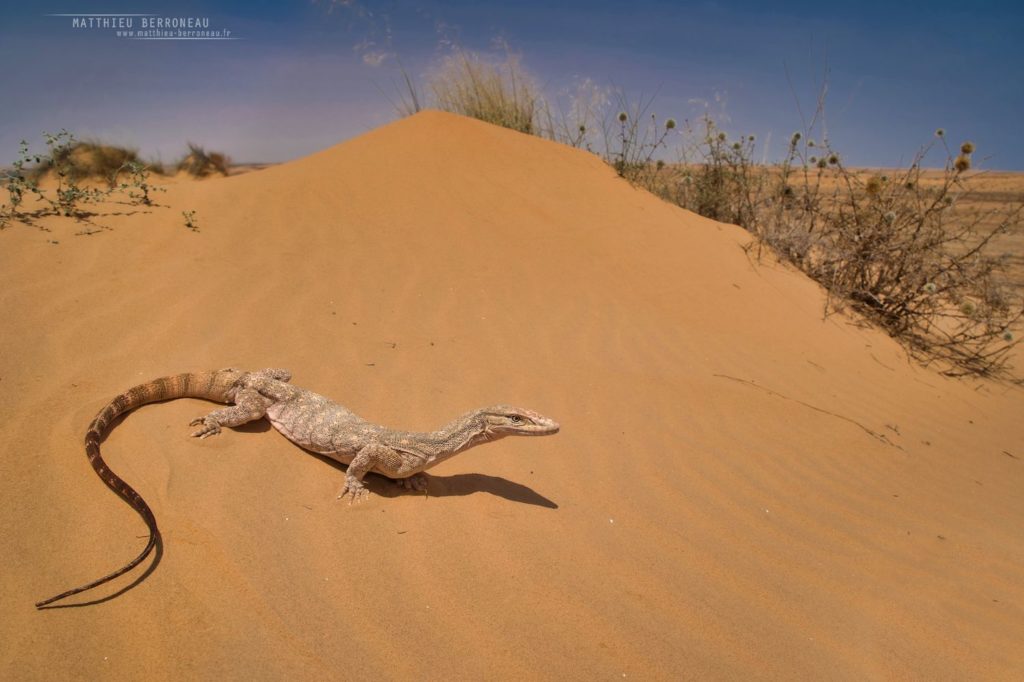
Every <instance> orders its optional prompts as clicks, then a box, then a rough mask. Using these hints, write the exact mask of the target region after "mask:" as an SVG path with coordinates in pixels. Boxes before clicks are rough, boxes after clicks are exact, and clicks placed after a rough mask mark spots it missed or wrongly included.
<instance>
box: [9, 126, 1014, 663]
mask: <svg viewBox="0 0 1024 682" xmlns="http://www.w3.org/2000/svg"><path fill="white" fill-rule="evenodd" d="M158 200H159V201H160V203H161V204H163V205H164V206H163V207H159V208H154V209H149V210H145V211H139V210H135V209H130V208H128V207H125V206H119V205H111V206H108V207H104V209H103V210H101V211H100V213H101V215H99V216H97V217H96V218H94V223H95V226H94V227H97V228H98V227H100V226H101V227H102V228H103V229H100V231H99V232H97V233H95V234H92V235H90V236H75V235H74V233H75V232H78V231H80V230H81V229H82V226H81V225H78V224H75V223H73V222H71V221H68V220H52V219H48V220H45V221H42V226H43V227H45V228H46V229H47V230H49V231H47V232H43V231H41V230H39V229H38V228H33V227H26V226H22V225H16V226H13V227H10V228H8V229H7V230H4V231H3V232H0V278H2V286H0V314H2V318H3V320H4V325H3V331H2V346H0V347H2V351H3V352H2V360H0V388H2V390H0V408H2V414H3V415H4V419H3V422H2V424H0V434H2V440H3V443H4V444H5V446H6V447H5V448H4V456H3V459H2V465H0V466H2V468H0V476H2V480H3V494H2V495H0V505H2V513H0V524H2V529H0V552H2V555H3V556H4V557H5V564H6V568H5V570H4V573H3V576H4V578H3V589H2V593H0V594H2V599H3V602H2V603H3V607H4V613H5V617H4V618H3V624H2V625H0V636H2V640H3V642H4V647H3V657H2V659H0V677H3V678H5V679H26V678H78V679H91V678H96V677H100V676H104V677H106V676H111V677H113V676H122V677H130V678H142V677H146V678H162V679H170V678H175V679H180V678H192V677H201V678H211V677H214V676H220V675H227V676H229V677H231V678H243V677H245V678H249V677H256V678H260V679H272V678H280V677H283V676H285V675H292V674H295V675H301V676H302V677H303V678H306V679H313V678H318V679H345V678H364V677H369V676H371V675H374V676H384V677H394V678H406V679H444V678H448V677H456V678H462V679H480V678H488V679H496V678H520V679H523V678H525V679H555V678H567V679H590V678H597V679H611V678H615V679H622V678H623V677H626V678H627V679H629V678H632V679H754V678H757V679H856V680H862V679H987V680H994V679H1014V678H1018V679H1019V676H1020V675H1021V673H1022V671H1024V648H1022V647H1021V646H1020V643H1021V641H1024V607H1022V604H1024V583H1022V581H1021V574H1022V573H1021V571H1022V568H1024V495H1022V492H1024V425H1022V422H1021V419H1020V415H1021V413H1022V408H1024V400H1022V393H1021V391H1020V389H1015V388H1009V387H1007V386H1004V385H1000V384H993V383H977V382H971V381H955V380H951V379H947V378H944V377H942V376H940V375H938V374H936V373H935V372H933V371H931V370H927V369H922V368H920V367H918V366H916V365H914V364H913V363H912V362H910V361H908V360H907V358H906V356H905V354H904V352H903V351H902V350H901V349H900V347H899V346H898V345H897V344H895V343H894V342H893V341H892V340H890V339H889V338H887V337H886V336H885V335H883V334H881V333H879V332H876V331H873V330H870V329H865V328H862V327H860V326H858V325H856V324H855V321H854V320H852V319H849V318H843V317H842V316H831V317H829V318H828V319H827V320H822V314H821V313H822V304H823V300H824V298H823V293H822V291H821V290H820V289H819V287H818V286H817V285H816V284H814V283H812V282H810V281H809V280H807V279H806V278H805V277H804V276H802V275H801V274H800V273H798V272H795V271H793V270H791V269H789V268H786V267H783V266H780V265H772V264H770V263H767V262H765V263H761V264H760V265H758V264H754V263H752V262H751V261H750V260H749V259H748V256H747V255H746V254H745V253H744V251H743V250H742V249H741V248H740V247H741V245H743V244H745V243H746V242H747V240H748V236H747V235H746V233H744V232H743V231H742V230H740V229H739V228H737V227H733V226H729V225H722V224H719V223H715V222H712V221H709V220H706V219H703V218H700V217H698V216H695V215H693V214H691V213H688V212H686V211H683V210H680V209H677V208H674V207H672V206H669V205H667V204H664V203H661V202H660V201H658V200H657V199H655V198H653V197H651V196H650V195H648V194H646V193H644V192H642V191H639V190H636V189H634V188H632V187H630V186H629V185H628V184H626V183H625V182H623V181H621V180H620V179H618V178H617V177H616V176H615V174H614V172H613V171H612V170H611V169H609V168H608V167H607V166H605V165H604V164H603V163H602V162H601V161H600V160H599V159H597V158H595V157H593V156H591V155H589V154H586V153H583V152H580V151H575V150H572V149H569V148H566V147H562V146H559V145H556V144H553V143H549V142H546V141H543V140H540V139H537V138H533V137H528V136H524V135H521V134H518V133H514V132H511V131H508V130H504V129H499V128H496V127H493V126H489V125H486V124H483V123H480V122H477V121H473V120H467V119H464V118H460V117H457V116H453V115H448V114H441V113H436V112H425V113H422V114H419V115H417V116H414V117H412V118H408V119H404V120H401V121H399V122H397V123H394V124H391V125H388V126H386V127H384V128H381V129H378V130H375V131H373V132H371V133H368V134H366V135H363V136H361V137H359V138H357V139H354V140H351V141H349V142H346V143H344V144H341V145H338V146H336V147H332V148H330V149H327V150H325V151H323V152H320V153H318V154H315V155H313V156H310V157H307V158H304V159H301V160H298V161H295V162H292V163H287V164H283V165H280V166H275V167H272V168H267V169H265V170H261V171H259V172H253V173H247V174H244V175H240V176H235V177H228V178H223V179H213V180H207V181H204V182H182V183H177V184H173V185H172V186H169V187H168V191H167V193H166V194H162V195H160V196H159V197H158ZM182 210H195V212H196V219H197V221H198V224H199V227H200V232H199V233H192V232H190V231H188V230H186V229H185V228H184V226H183V220H182V216H181V211H182ZM106 228H109V229H106ZM51 241H53V242H58V243H51ZM224 366H240V367H246V368H253V369H255V368H261V367H266V366H279V367H287V368H289V369H291V370H292V372H293V374H294V382H295V383H296V384H299V385H302V386H304V387H307V388H310V389H312V390H315V391H317V392H320V393H323V394H325V395H329V396H331V397H333V398H335V399H336V400H338V401H339V402H342V403H343V404H345V405H347V406H348V407H350V408H351V409H353V410H354V411H356V412H357V413H359V414H361V415H362V416H364V417H366V418H368V419H371V420H374V421H377V422H380V423H384V424H388V425H394V426H399V427H403V428H410V429H432V428H434V427H435V426H437V425H439V424H441V423H443V422H445V421H447V420H448V419H450V418H452V417H453V416H455V415H457V414H460V413H461V412H463V411H465V410H466V409H469V408H472V407H476V406H479V405H485V404H491V403H495V402H510V403H513V404H522V405H525V406H527V407H530V408H533V409H536V410H538V411H540V412H543V413H545V414H550V415H551V416H552V417H554V418H555V419H557V420H558V421H559V422H560V423H561V424H562V431H561V433H560V434H558V435H557V436H554V437H550V438H544V439H507V440H504V441H501V442H499V443H497V444H493V445H488V446H485V447H482V448H478V449H474V450H471V451H469V452H467V453H464V454H462V455H460V456H458V457H456V458H454V459H452V460H450V461H449V462H446V463H444V464H443V465H441V466H440V467H438V468H436V469H434V470H432V472H431V473H432V474H434V476H433V478H432V482H431V487H430V496H429V497H428V498H426V499H424V498H423V497H422V496H416V495H412V494H403V493H399V491H398V489H397V487H396V486H394V485H393V484H392V483H390V482H389V481H387V480H385V479H382V478H377V477H375V476H374V475H371V476H369V477H368V484H369V487H370V488H371V490H372V491H373V493H375V495H373V496H372V497H371V499H370V501H369V502H367V503H365V504H362V505H359V506H353V507H349V506H346V505H345V504H344V503H339V502H337V501H336V500H335V494H336V493H337V491H338V489H339V488H340V486H341V484H342V480H343V472H342V470H341V468H340V467H336V466H333V465H332V464H329V463H328V462H326V461H324V460H321V459H319V458H317V457H314V456H312V455H310V454H308V453H306V452H304V451H302V450H301V449H299V448H297V447H295V446H294V445H292V444H291V443H289V442H288V441H287V440H285V439H284V438H283V437H281V436H280V435H279V434H278V433H277V432H275V431H273V430H269V428H268V427H267V426H266V425H262V424H261V425H260V426H250V427H243V428H241V429H238V430H229V431H226V432H225V433H223V434H222V435H220V436H218V437H216V438H211V439H208V440H205V441H201V442H200V441H196V440H194V439H190V438H189V437H188V435H187V434H188V429H187V427H186V424H187V422H188V421H189V420H190V419H192V418H193V417H195V416H197V415H199V414H203V413H205V412H207V411H209V410H210V409H212V407H211V404H209V403H204V402H202V401H194V400H178V401H173V402H170V403H164V404H159V405H152V406H147V407H144V408H142V409H140V410H138V411H137V412H135V413H133V414H131V415H129V416H128V417H127V418H126V419H125V420H124V421H123V422H122V423H120V424H119V425H118V426H116V427H115V428H114V430H113V431H112V432H111V435H110V436H109V437H108V438H107V440H106V442H105V443H104V446H103V447H104V453H105V455H106V458H107V460H108V462H109V463H110V465H111V466H112V467H113V468H114V469H115V470H116V471H118V472H120V473H121V475H122V476H123V477H124V478H126V479H127V480H128V481H129V482H131V483H132V484H133V485H134V486H135V487H136V488H137V489H138V490H139V491H140V492H141V493H142V494H143V496H144V497H146V499H147V500H148V501H149V503H150V505H151V506H152V507H153V509H154V511H155V512H156V514H157V518H158V520H159V521H160V524H161V527H162V530H163V534H164V553H163V556H162V559H161V561H160V562H159V565H158V567H157V568H156V570H155V571H154V572H152V574H151V575H149V576H148V578H147V579H146V580H145V581H144V582H142V583H141V584H140V585H138V586H137V587H136V588H134V589H131V590H129V591H128V592H126V593H124V594H122V595H120V596H118V597H117V598H115V599H112V600H110V601H107V602H104V603H102V604H98V605H94V606H88V607H83V608H68V609H59V610H50V611H45V612H37V611H36V610H35V609H34V608H33V602H34V601H36V600H38V599H41V598H43V597H47V596H50V595H51V594H53V593H55V592H58V591H60V590H63V589H65V588H68V587H71V586H74V585H77V584H81V583H82V582H85V581H87V580H90V579H92V578H95V577H98V576H99V575H102V574H103V573H105V572H107V571H109V570H112V569H113V568H116V567H117V566H119V565H120V564H121V563H123V562H124V561H126V560H127V559H128V558H130V557H131V556H134V553H135V552H137V551H138V549H140V548H141V546H142V545H141V544H140V543H144V542H145V540H144V539H140V536H141V535H143V534H144V526H143V524H142V523H141V522H140V521H139V519H138V517H137V516H136V515H135V514H134V513H133V512H132V511H131V510H130V509H129V508H128V507H127V506H125V505H124V504H123V503H122V502H121V501H120V500H118V499H117V498H116V497H115V496H114V495H112V494H110V492H109V491H107V490H106V489H105V487H104V486H103V484H102V483H101V482H100V481H99V480H98V479H97V478H96V476H95V475H94V473H93V471H92V470H91V468H90V467H89V465H88V462H87V461H86V458H85V456H84V453H83V451H82V447H81V439H82V436H83V434H84V430H85V427H86V425H87V424H88V422H89V420H90V419H91V418H92V416H93V415H94V413H95V412H96V411H98V410H99V409H100V408H101V407H102V406H103V404H105V402H106V401H107V400H109V399H110V398H111V397H112V396H114V395H115V394H117V393H118V392H119V391H121V390H123V389H125V388H127V387H128V386H130V385H132V384H134V383H138V382H140V381H144V380H147V379H150V378H153V377H157V376H161V375H165V374H169V373H176V372H181V371H188V370H198V369H208V368H217V367H224ZM136 575H138V574H136ZM130 582H131V580H130V579H126V580H123V581H121V582H118V583H117V584H115V585H112V586H110V589H109V590H107V591H106V592H103V593H102V594H100V595H97V596H105V595H108V594H112V593H114V592H116V591H117V589H118V588H120V587H123V586H125V585H128V584H129V583H130ZM83 596H85V595H83ZM71 601H74V600H71ZM82 601H86V600H84V599H83V600H82Z"/></svg>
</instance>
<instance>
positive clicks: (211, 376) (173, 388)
mask: <svg viewBox="0 0 1024 682" xmlns="http://www.w3.org/2000/svg"><path fill="white" fill-rule="evenodd" d="M240 374H241V373H240V372H238V371H236V370H221V371H217V372H203V373H197V374H178V375H176V376H170V377H162V378H160V379H155V380H153V381H150V382H148V383H145V384H140V385H139V386H135V387H134V388H131V389H129V390H127V391H125V392H124V393H122V394H121V395H119V396H117V397H116V398H114V399H113V400H112V401H110V403H109V404H108V405H107V406H106V407H104V408H103V409H102V410H101V411H100V413H99V414H98V415H96V418H95V419H93V420H92V423H91V424H90V425H89V430H88V431H87V432H86V434H85V452H86V455H88V457H89V463H90V464H92V468H93V469H94V470H95V471H96V474H97V475H98V476H99V477H100V479H101V480H102V481H103V482H104V483H106V484H107V487H108V488H110V489H111V490H113V491H114V492H115V493H117V494H118V495H119V496H120V497H121V498H122V499H123V500H124V501H125V502H127V503H128V504H129V505H130V506H131V508H132V509H134V510H135V511H136V512H138V514H139V516H141V517H142V520H143V521H145V522H146V525H147V526H148V527H149V542H147V543H146V547H145V548H144V549H143V550H142V552H141V553H139V555H138V556H137V557H135V558H134V559H132V560H131V561H129V562H128V563H127V564H125V565H124V566H122V567H121V568H119V569H117V570H116V571H114V572H113V573H110V574H109V575H105V576H103V577H102V578H98V579H97V580H93V581H92V582H91V583H88V584H86V585H82V586H81V587H76V588H74V589H71V590H68V591H66V592H61V593H60V594H58V595H56V596H54V597H50V598H49V599H44V600H43V601H41V602H38V603H37V604H36V608H40V609H41V608H43V607H44V606H46V605H48V604H52V603H53V602H55V601H59V600H61V599H64V598H66V597H70V596H72V595H75V594H79V593H80V592H85V591H87V590H91V589H92V588H94V587H98V586H100V585H102V584H104V583H107V582H110V581H111V580H113V579H114V578H117V577H118V576H120V575H124V574H125V573H127V572H128V571H130V570H132V569H133V568H135V567H136V566H138V565H139V564H140V563H142V562H143V561H144V560H145V559H146V557H147V556H149V554H150V553H151V552H152V551H153V549H154V548H155V547H156V546H157V543H158V542H159V539H160V530H159V529H158V528H157V525H156V517H155V516H154V515H153V511H152V510H151V509H150V508H149V505H148V504H146V501H145V500H144V499H142V496H141V495H139V493H138V492H136V490H135V489H134V488H132V487H131V486H130V485H128V484H127V483H126V482H125V481H124V480H123V479H122V478H121V477H120V476H118V475H117V474H115V473H114V472H113V471H111V470H110V467H108V466H107V463H106V462H105V461H104V460H103V456H102V455H101V454H100V440H102V438H103V434H104V433H106V431H107V428H108V427H109V426H110V424H111V423H113V421H114V420H115V419H117V418H118V417H119V416H120V415H122V414H124V413H126V412H130V411H131V410H134V409H135V408H137V407H141V406H142V405H145V404H147V403H153V402H158V401H160V400H170V399H172V398H205V399H207V400H215V401H218V402H228V399H229V391H230V389H231V387H232V385H233V384H234V381H235V380H236V379H237V378H238V376H240Z"/></svg>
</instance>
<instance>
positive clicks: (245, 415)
mask: <svg viewBox="0 0 1024 682" xmlns="http://www.w3.org/2000/svg"><path fill="white" fill-rule="evenodd" d="M268 403H269V401H268V399H267V398H265V397H263V396H262V395H260V393H259V391H256V390H255V389H251V388H242V389H239V390H238V392H237V393H236V394H235V404H234V405H233V406H231V407H225V408H223V409H220V410H214V411H213V412H211V413H210V414H208V415H206V416H205V417H199V418H197V419H193V420H192V421H191V422H190V423H189V426H196V425H197V424H202V425H203V426H202V428H201V429H197V430H195V431H193V432H192V435H193V436H195V437H197V438H207V437H209V436H215V435H217V434H218V433H220V427H222V426H240V425H241V424H246V423H248V422H251V421H256V420H257V419H259V418H260V417H262V416H263V415H265V414H266V413H267V405H268Z"/></svg>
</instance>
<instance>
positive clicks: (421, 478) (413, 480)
mask: <svg viewBox="0 0 1024 682" xmlns="http://www.w3.org/2000/svg"><path fill="white" fill-rule="evenodd" d="M429 481H430V477H429V476H427V475H426V474H422V473H420V474H413V475H412V476H409V477H407V478H396V479H395V483H397V484H398V485H399V486H401V487H402V488H405V489H406V490H415V491H417V492H421V493H425V492H427V484H428V482H429Z"/></svg>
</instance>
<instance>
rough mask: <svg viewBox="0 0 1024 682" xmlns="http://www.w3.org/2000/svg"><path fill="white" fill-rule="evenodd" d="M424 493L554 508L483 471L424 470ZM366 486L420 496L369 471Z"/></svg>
mask: <svg viewBox="0 0 1024 682" xmlns="http://www.w3.org/2000/svg"><path fill="white" fill-rule="evenodd" d="M302 450H303V451H304V452H306V453H308V454H310V455H313V456H314V457H316V458H317V459H319V460H320V461H322V462H324V463H325V464H328V465H330V466H332V467H334V468H335V469H337V470H338V471H342V472H344V471H345V469H346V468H347V467H345V465H344V464H341V463H339V462H337V461H335V460H333V459H331V458H330V457H326V456H324V455H320V454H317V453H315V452H312V451H310V450H306V449H305V448H302ZM427 478H428V483H427V494H426V497H462V496H464V495H472V494H474V493H490V494H492V495H497V496H498V497H504V498H505V499H506V500H509V501H511V502H521V503H523V504H533V505H536V506H538V507H547V508H548V509H558V504H557V503H556V502H554V501H552V500H549V499H548V498H546V497H544V496H543V495H541V494H540V493H538V492H537V491H535V490H534V489H533V488H530V487H529V486H525V485H523V484H522V483H516V482H515V481H510V480H508V479H507V478H502V477H501V476H488V475H487V474H454V475H452V476H437V475H436V474H432V473H428V474H427ZM363 483H365V484H366V487H367V488H369V489H370V492H372V493H373V494H375V495H380V496H381V497H388V498H391V497H404V496H406V495H412V496H419V497H423V496H424V495H423V493H420V492H415V491H412V490H406V489H404V488H402V487H401V486H400V485H398V484H397V483H395V482H394V481H392V480H391V479H390V478H388V477H387V476H381V475H380V474H377V473H374V472H370V474H369V475H367V477H366V478H365V479H364V480H363Z"/></svg>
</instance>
